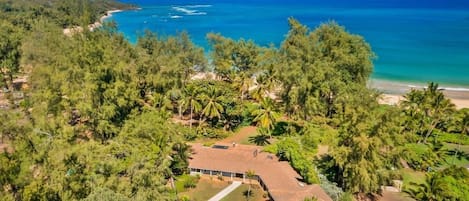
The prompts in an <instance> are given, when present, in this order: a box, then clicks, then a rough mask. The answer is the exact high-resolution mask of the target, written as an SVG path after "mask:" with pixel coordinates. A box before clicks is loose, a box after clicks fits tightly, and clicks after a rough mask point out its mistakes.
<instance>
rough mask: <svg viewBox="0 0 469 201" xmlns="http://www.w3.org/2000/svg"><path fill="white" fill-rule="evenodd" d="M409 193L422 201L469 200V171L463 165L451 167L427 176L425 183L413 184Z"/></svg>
mask: <svg viewBox="0 0 469 201" xmlns="http://www.w3.org/2000/svg"><path fill="white" fill-rule="evenodd" d="M413 185H414V188H413V189H412V188H411V189H408V190H407V191H408V192H409V194H410V195H411V196H412V197H413V198H415V199H417V200H422V201H439V200H461V201H463V200H469V198H468V196H467V192H469V172H468V171H467V169H466V168H463V167H451V168H447V169H444V170H441V171H438V172H435V173H430V174H428V175H427V176H426V179H425V183H423V184H413Z"/></svg>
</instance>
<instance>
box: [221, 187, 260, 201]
mask: <svg viewBox="0 0 469 201" xmlns="http://www.w3.org/2000/svg"><path fill="white" fill-rule="evenodd" d="M248 188H249V184H243V185H241V186H239V187H238V188H236V189H235V190H234V191H233V192H231V193H230V194H228V195H227V196H226V197H224V198H223V199H221V201H244V200H248V199H246V196H245V195H244V192H245V191H247V190H248ZM251 191H252V197H250V199H249V201H265V200H268V199H266V198H264V197H263V195H264V191H263V190H262V188H261V187H260V186H259V185H252V187H251Z"/></svg>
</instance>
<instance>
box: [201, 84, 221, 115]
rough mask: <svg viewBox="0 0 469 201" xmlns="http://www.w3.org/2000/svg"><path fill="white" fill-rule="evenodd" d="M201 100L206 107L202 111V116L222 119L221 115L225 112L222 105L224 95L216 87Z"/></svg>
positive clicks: (210, 89) (210, 88)
mask: <svg viewBox="0 0 469 201" xmlns="http://www.w3.org/2000/svg"><path fill="white" fill-rule="evenodd" d="M201 99H202V100H203V102H204V103H205V104H204V105H205V107H204V109H203V110H202V115H201V118H202V116H204V117H209V118H215V117H218V118H219V119H220V118H221V113H222V112H223V111H224V108H223V105H222V104H221V102H222V99H223V95H222V93H221V91H220V90H218V89H216V88H215V87H209V88H208V91H207V94H204V95H202V97H201Z"/></svg>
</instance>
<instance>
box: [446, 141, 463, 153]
mask: <svg viewBox="0 0 469 201" xmlns="http://www.w3.org/2000/svg"><path fill="white" fill-rule="evenodd" d="M443 148H444V149H448V150H456V149H458V145H457V144H451V143H445V145H444V147H443ZM460 148H461V151H462V152H464V153H466V154H469V145H461V147H460Z"/></svg>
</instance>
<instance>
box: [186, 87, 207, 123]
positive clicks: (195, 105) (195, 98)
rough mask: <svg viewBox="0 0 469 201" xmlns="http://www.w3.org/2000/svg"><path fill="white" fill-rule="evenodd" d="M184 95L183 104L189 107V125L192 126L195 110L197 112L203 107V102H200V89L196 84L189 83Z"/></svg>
mask: <svg viewBox="0 0 469 201" xmlns="http://www.w3.org/2000/svg"><path fill="white" fill-rule="evenodd" d="M184 95H185V97H184V98H183V101H184V102H183V104H185V105H186V107H189V118H190V119H189V127H190V128H192V119H193V115H194V112H195V113H197V112H199V111H200V110H201V109H202V104H201V103H200V102H201V99H200V95H199V91H198V90H197V89H196V87H195V86H194V85H187V86H186V88H184Z"/></svg>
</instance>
